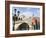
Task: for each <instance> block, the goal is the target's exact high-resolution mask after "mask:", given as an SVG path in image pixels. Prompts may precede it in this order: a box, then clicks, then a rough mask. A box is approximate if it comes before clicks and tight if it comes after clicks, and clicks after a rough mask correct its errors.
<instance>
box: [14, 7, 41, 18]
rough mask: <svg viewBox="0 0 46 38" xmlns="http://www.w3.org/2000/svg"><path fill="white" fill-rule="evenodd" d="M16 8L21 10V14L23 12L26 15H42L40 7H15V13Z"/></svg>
mask: <svg viewBox="0 0 46 38" xmlns="http://www.w3.org/2000/svg"><path fill="white" fill-rule="evenodd" d="M14 9H17V11H20V15H21V14H23V15H25V16H32V15H33V14H34V16H38V17H39V16H40V8H31V7H13V14H14V13H15V11H14Z"/></svg>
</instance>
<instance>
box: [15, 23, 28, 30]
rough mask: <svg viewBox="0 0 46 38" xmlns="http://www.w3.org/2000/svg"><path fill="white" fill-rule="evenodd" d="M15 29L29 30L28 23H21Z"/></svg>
mask: <svg viewBox="0 0 46 38" xmlns="http://www.w3.org/2000/svg"><path fill="white" fill-rule="evenodd" d="M16 30H29V25H28V24H27V23H22V24H21V25H19V27H18V28H17V29H16Z"/></svg>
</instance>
